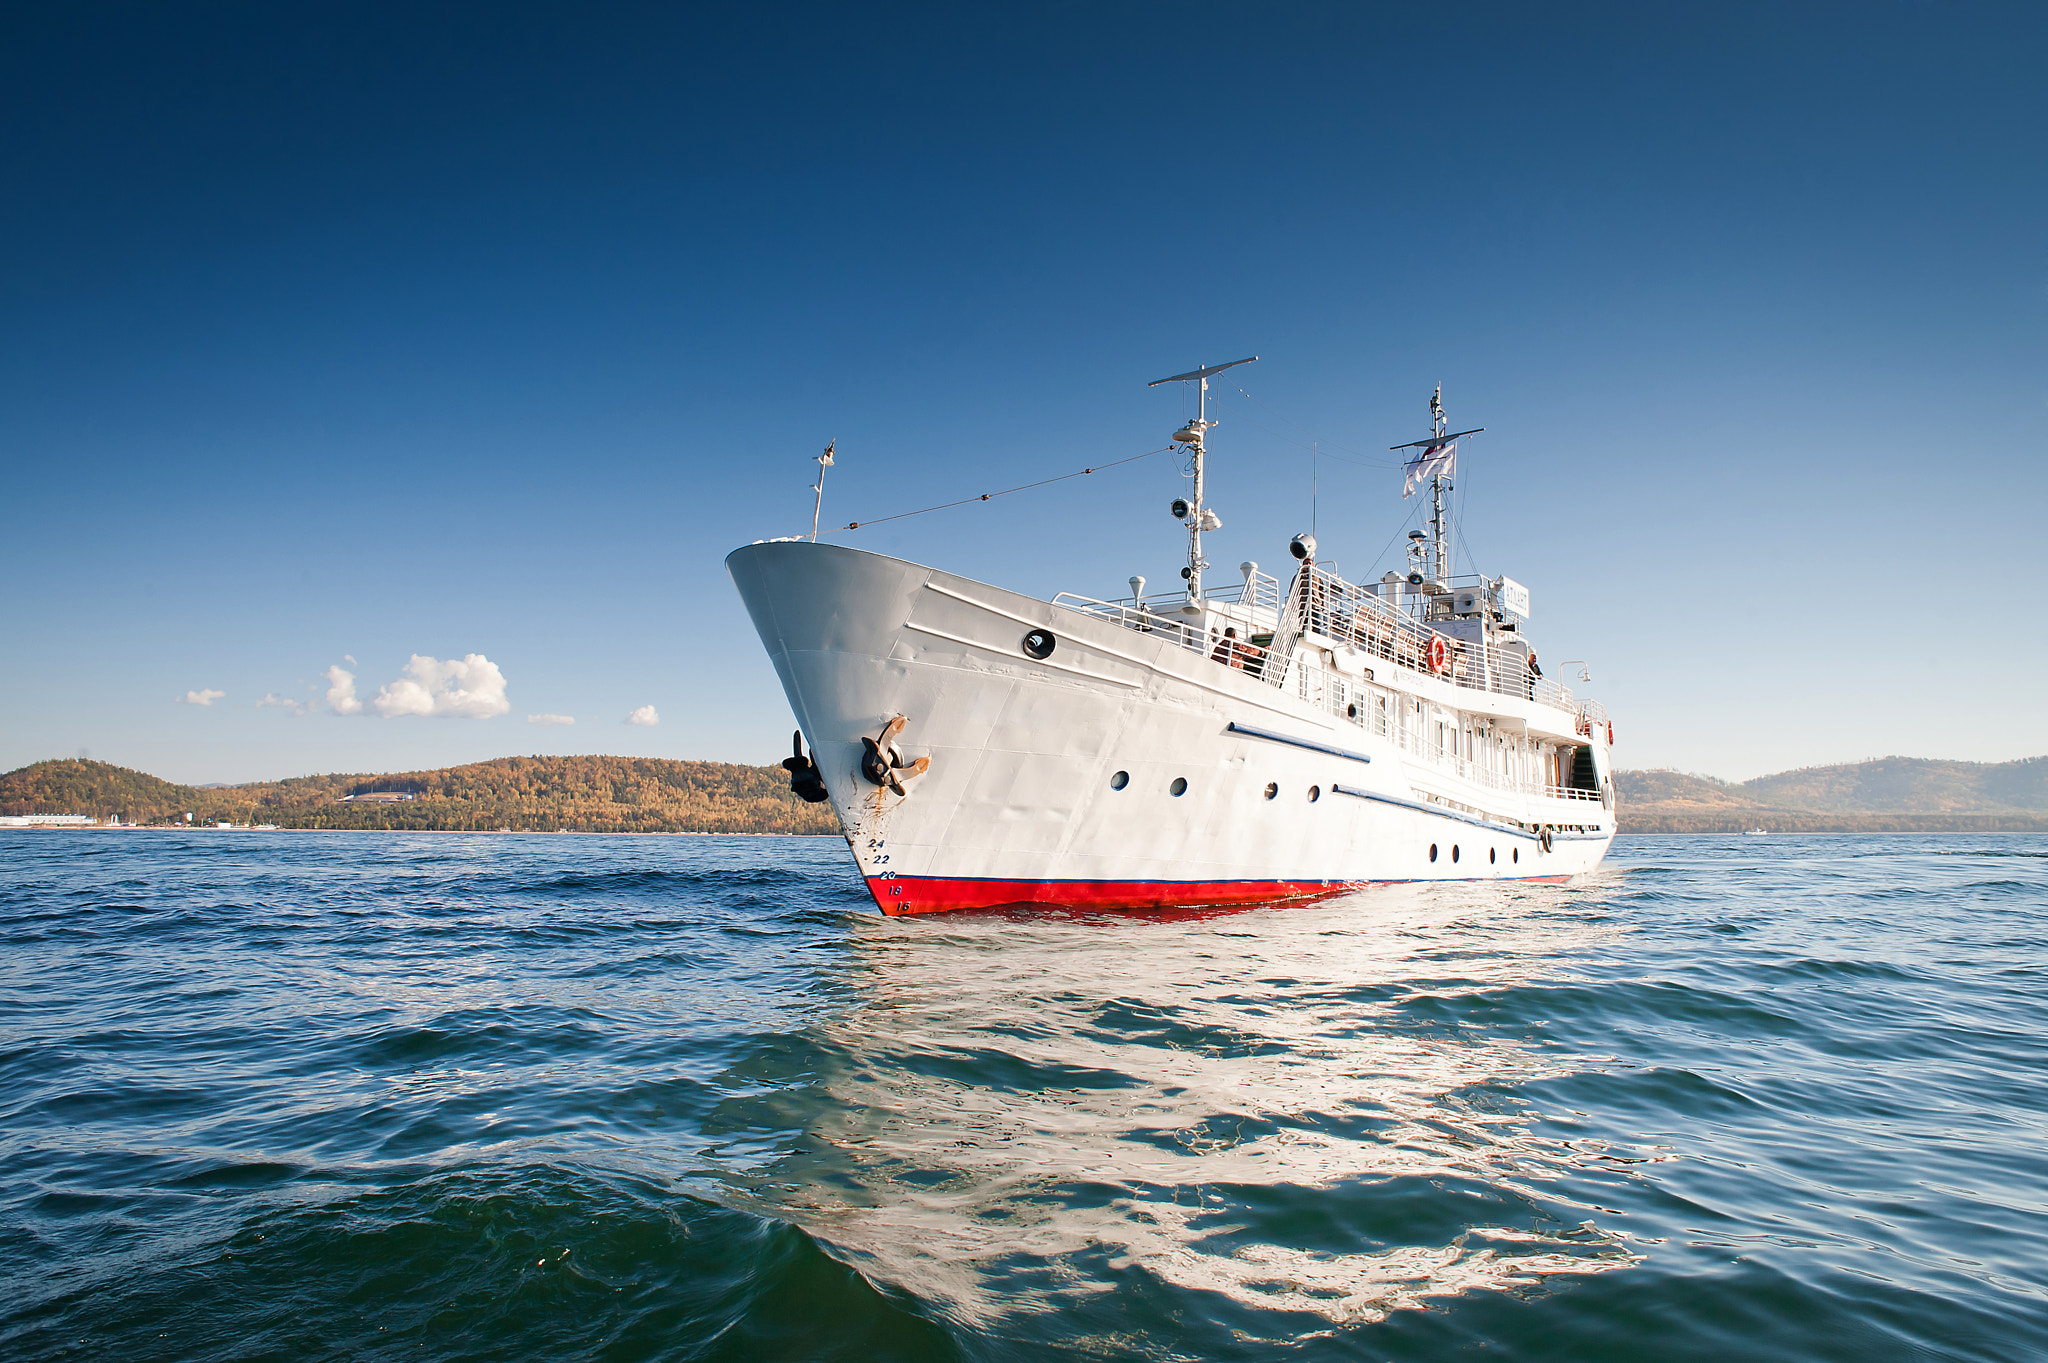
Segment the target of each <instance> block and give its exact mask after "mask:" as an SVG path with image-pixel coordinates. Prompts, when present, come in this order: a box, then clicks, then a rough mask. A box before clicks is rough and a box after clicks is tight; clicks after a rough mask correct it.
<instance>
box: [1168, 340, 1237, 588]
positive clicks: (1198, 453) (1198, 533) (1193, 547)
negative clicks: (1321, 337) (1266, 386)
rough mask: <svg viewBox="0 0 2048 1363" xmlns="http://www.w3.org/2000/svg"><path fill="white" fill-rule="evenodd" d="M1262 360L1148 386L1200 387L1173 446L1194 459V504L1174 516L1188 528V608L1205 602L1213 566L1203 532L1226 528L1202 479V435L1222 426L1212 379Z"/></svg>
mask: <svg viewBox="0 0 2048 1363" xmlns="http://www.w3.org/2000/svg"><path fill="white" fill-rule="evenodd" d="M1258 358H1259V357H1258V356H1256V355H1247V356H1246V357H1245V358H1243V359H1241V360H1232V361H1231V362H1230V363H1228V364H1212V365H1209V366H1207V367H1205V368H1202V369H1195V370H1191V371H1189V372H1188V373H1185V374H1174V375H1172V376H1171V377H1168V378H1163V379H1154V380H1153V381H1152V382H1150V383H1148V384H1146V385H1145V386H1146V387H1147V388H1157V387H1158V386H1159V385H1160V384H1162V383H1184V382H1188V381H1193V382H1194V383H1196V384H1197V385H1198V387H1197V390H1196V392H1197V396H1196V399H1195V419H1194V420H1193V421H1190V422H1189V423H1188V424H1187V425H1185V426H1183V427H1181V428H1180V429H1179V430H1177V431H1175V432H1174V433H1173V443H1174V444H1176V445H1183V446H1186V447H1187V449H1188V452H1189V453H1190V454H1191V455H1193V457H1194V475H1195V499H1194V502H1193V503H1192V504H1189V503H1187V502H1183V501H1179V500H1176V501H1175V502H1174V507H1173V514H1174V515H1175V516H1177V517H1179V518H1180V520H1181V521H1183V522H1184V523H1185V524H1186V525H1187V528H1188V566H1187V567H1186V568H1183V569H1182V570H1181V576H1182V577H1184V578H1186V579H1187V580H1188V602H1187V604H1188V607H1193V606H1195V605H1198V604H1199V603H1200V602H1201V600H1202V569H1204V568H1206V567H1208V566H1209V560H1207V559H1205V558H1203V557H1202V532H1203V531H1204V530H1221V529H1222V528H1223V520H1222V518H1221V517H1219V516H1218V515H1217V514H1216V513H1215V512H1213V511H1211V510H1210V509H1209V508H1208V507H1207V506H1205V505H1204V504H1203V493H1204V492H1205V490H1206V489H1205V487H1204V484H1203V477H1202V475H1203V470H1202V453H1203V451H1202V436H1203V435H1204V433H1206V432H1207V431H1208V430H1209V428H1210V427H1212V426H1215V425H1218V424H1219V423H1217V422H1214V421H1211V420H1209V377H1210V375H1212V374H1221V373H1222V372H1223V371H1224V370H1226V369H1235V368H1236V367H1237V366H1239V365H1241V364H1250V363H1251V362H1252V361H1253V360H1256V359H1258ZM1182 410H1183V411H1185V410H1186V409H1185V408H1183V409H1182ZM1184 609H1185V608H1184Z"/></svg>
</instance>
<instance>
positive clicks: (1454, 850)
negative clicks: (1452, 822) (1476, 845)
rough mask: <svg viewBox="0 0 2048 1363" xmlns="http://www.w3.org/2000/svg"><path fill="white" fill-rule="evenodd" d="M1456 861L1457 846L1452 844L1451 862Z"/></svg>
mask: <svg viewBox="0 0 2048 1363" xmlns="http://www.w3.org/2000/svg"><path fill="white" fill-rule="evenodd" d="M1457 859H1458V845H1457V844H1456V843H1452V844H1451V860H1452V861H1456V860H1457Z"/></svg>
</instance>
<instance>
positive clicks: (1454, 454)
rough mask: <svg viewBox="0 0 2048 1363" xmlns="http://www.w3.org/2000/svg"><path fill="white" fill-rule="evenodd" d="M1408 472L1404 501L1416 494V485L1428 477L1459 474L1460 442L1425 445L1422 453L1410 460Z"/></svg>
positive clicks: (1403, 495)
mask: <svg viewBox="0 0 2048 1363" xmlns="http://www.w3.org/2000/svg"><path fill="white" fill-rule="evenodd" d="M1406 472H1407V474H1408V484H1407V486H1405V487H1403V488H1402V489H1401V498H1402V500H1403V501H1405V500H1407V499H1408V498H1410V497H1413V496H1414V495H1415V488H1416V485H1417V484H1419V483H1421V482H1422V481H1423V480H1425V479H1428V478H1435V477H1437V476H1439V475H1441V476H1443V477H1445V478H1455V477H1457V476H1458V442H1457V441H1455V440H1453V441H1451V442H1450V443H1448V444H1444V445H1425V446H1423V449H1422V453H1420V454H1418V455H1416V456H1415V457H1414V458H1413V459H1411V460H1409V461H1408V465H1407V469H1406Z"/></svg>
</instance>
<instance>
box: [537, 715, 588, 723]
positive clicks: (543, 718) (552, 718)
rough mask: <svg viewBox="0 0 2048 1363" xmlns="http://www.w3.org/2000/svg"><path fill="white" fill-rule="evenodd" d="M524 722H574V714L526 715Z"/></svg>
mask: <svg viewBox="0 0 2048 1363" xmlns="http://www.w3.org/2000/svg"><path fill="white" fill-rule="evenodd" d="M526 722H527V723H528V724H574V723H575V722H576V716H574V715H528V716H527V717H526Z"/></svg>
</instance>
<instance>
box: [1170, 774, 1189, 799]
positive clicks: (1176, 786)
mask: <svg viewBox="0 0 2048 1363" xmlns="http://www.w3.org/2000/svg"><path fill="white" fill-rule="evenodd" d="M1166 789H1167V790H1168V791H1169V792H1171V793H1172V794H1175V795H1185V794H1187V793H1188V778H1187V777H1185V776H1176V777H1174V778H1173V784H1172V785H1170V786H1168V787H1167V788H1166Z"/></svg>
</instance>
